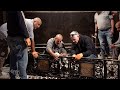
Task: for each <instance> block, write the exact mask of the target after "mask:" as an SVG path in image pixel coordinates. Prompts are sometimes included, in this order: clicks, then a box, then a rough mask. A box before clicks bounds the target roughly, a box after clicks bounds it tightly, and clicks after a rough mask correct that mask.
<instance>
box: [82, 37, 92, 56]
mask: <svg viewBox="0 0 120 90" xmlns="http://www.w3.org/2000/svg"><path fill="white" fill-rule="evenodd" d="M85 43H86V49H87V50H86V51H85V52H83V57H87V56H89V55H91V54H92V49H94V48H93V45H94V44H93V42H92V40H91V39H90V38H85Z"/></svg>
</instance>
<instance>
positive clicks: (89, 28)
mask: <svg viewBox="0 0 120 90" xmlns="http://www.w3.org/2000/svg"><path fill="white" fill-rule="evenodd" d="M94 13H95V12H81V11H76V12H75V11H73V12H72V11H39V12H30V11H29V12H27V11H26V12H25V16H26V18H34V17H36V16H37V17H40V18H41V19H42V22H43V24H42V25H41V27H40V28H39V29H38V30H36V31H35V41H36V43H37V44H38V43H46V42H47V40H48V39H49V38H51V37H54V36H55V35H56V34H57V33H60V34H62V35H63V37H64V39H63V41H64V42H66V43H70V42H71V40H70V39H69V33H70V32H71V31H73V30H76V31H78V32H79V33H81V34H85V35H88V36H91V34H93V33H94V19H93V18H94Z"/></svg>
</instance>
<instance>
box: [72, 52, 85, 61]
mask: <svg viewBox="0 0 120 90" xmlns="http://www.w3.org/2000/svg"><path fill="white" fill-rule="evenodd" d="M72 57H74V58H75V59H76V60H80V59H81V58H82V57H83V54H82V53H80V54H77V55H75V54H74V55H72Z"/></svg>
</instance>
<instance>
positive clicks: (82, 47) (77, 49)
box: [70, 31, 97, 60]
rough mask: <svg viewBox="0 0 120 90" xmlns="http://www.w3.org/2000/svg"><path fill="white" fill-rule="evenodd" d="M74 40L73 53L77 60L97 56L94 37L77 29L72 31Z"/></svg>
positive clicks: (71, 34)
mask: <svg viewBox="0 0 120 90" xmlns="http://www.w3.org/2000/svg"><path fill="white" fill-rule="evenodd" d="M70 38H71V40H72V42H73V43H72V50H71V55H72V57H74V58H75V59H76V60H80V59H81V58H82V57H87V58H91V59H92V58H96V57H97V56H96V50H95V45H94V43H93V41H92V39H91V38H90V37H88V36H86V35H81V34H79V33H78V32H77V31H72V32H71V33H70Z"/></svg>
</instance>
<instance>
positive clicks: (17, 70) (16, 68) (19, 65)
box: [7, 36, 28, 79]
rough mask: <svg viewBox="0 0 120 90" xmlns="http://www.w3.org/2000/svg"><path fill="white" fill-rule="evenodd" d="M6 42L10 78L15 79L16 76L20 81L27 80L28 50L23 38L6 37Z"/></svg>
mask: <svg viewBox="0 0 120 90" xmlns="http://www.w3.org/2000/svg"><path fill="white" fill-rule="evenodd" d="M7 41H8V45H9V47H10V78H11V79H16V75H17V74H18V75H19V77H20V79H27V73H26V68H27V64H28V48H27V45H26V43H25V41H24V38H22V37H10V36H8V38H7Z"/></svg>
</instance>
